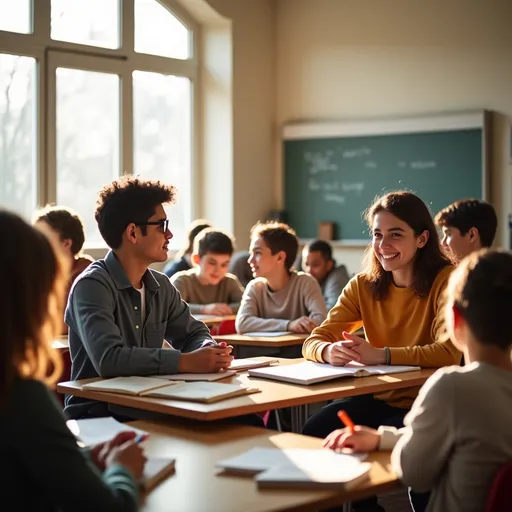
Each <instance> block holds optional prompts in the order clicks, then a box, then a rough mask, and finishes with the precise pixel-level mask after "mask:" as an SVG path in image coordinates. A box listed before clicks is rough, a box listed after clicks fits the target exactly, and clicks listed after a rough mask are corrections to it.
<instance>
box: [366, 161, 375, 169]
mask: <svg viewBox="0 0 512 512" xmlns="http://www.w3.org/2000/svg"><path fill="white" fill-rule="evenodd" d="M364 166H365V167H366V168H367V169H377V162H372V161H371V160H369V161H368V162H365V163H364Z"/></svg>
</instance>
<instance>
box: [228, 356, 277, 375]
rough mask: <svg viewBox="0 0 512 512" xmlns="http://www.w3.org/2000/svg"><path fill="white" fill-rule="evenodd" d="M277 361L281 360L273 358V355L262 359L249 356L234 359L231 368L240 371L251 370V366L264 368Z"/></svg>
mask: <svg viewBox="0 0 512 512" xmlns="http://www.w3.org/2000/svg"><path fill="white" fill-rule="evenodd" d="M277 363H279V360H278V359H272V358H271V357H265V358H262V359H260V358H258V357H247V358H245V359H234V360H233V361H231V365H230V366H229V369H230V370H235V371H237V372H240V371H242V370H250V369H251V368H263V367H265V366H270V365H272V364H277Z"/></svg>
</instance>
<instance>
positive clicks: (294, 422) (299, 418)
mask: <svg viewBox="0 0 512 512" xmlns="http://www.w3.org/2000/svg"><path fill="white" fill-rule="evenodd" d="M307 419H308V406H307V405H298V406H296V407H292V418H291V428H292V432H294V433H295V434H300V433H301V432H302V427H303V426H304V423H306V420H307Z"/></svg>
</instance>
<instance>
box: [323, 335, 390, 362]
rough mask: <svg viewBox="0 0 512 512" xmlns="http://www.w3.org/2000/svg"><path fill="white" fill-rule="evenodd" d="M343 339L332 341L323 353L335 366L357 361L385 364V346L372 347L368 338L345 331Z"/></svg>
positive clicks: (327, 360) (325, 358) (326, 359)
mask: <svg viewBox="0 0 512 512" xmlns="http://www.w3.org/2000/svg"><path fill="white" fill-rule="evenodd" d="M342 334H343V338H344V339H343V340H341V341H336V342H335V343H331V344H330V345H329V346H328V347H326V348H325V349H324V351H323V353H322V357H323V360H324V361H325V362H326V363H329V364H332V365H333V366H345V365H346V364H347V363H350V362H352V361H355V362H357V363H361V364H366V365H374V364H384V363H385V362H386V354H385V351H384V349H383V348H375V347H372V345H370V344H369V343H368V342H367V341H366V340H364V339H363V338H360V337H359V336H356V335H355V334H350V333H348V332H346V331H343V333H342Z"/></svg>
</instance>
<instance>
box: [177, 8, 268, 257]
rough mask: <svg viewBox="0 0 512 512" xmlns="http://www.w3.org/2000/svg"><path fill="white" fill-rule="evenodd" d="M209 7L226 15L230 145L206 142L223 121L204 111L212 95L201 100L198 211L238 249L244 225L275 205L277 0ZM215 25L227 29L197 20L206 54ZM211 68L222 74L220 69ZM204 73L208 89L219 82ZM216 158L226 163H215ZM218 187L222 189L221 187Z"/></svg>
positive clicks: (244, 239) (245, 241)
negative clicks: (225, 231) (227, 155)
mask: <svg viewBox="0 0 512 512" xmlns="http://www.w3.org/2000/svg"><path fill="white" fill-rule="evenodd" d="M187 1H190V2H191V4H192V3H194V2H195V3H197V0H187ZM203 3H204V2H203ZM186 4H187V2H185V3H184V5H186ZM208 4H209V5H210V6H211V7H212V8H213V9H214V10H215V11H216V12H217V14H218V15H220V16H221V17H223V18H224V19H225V20H229V30H230V35H231V49H232V50H231V51H232V62H231V64H230V65H231V72H232V78H231V83H230V84H229V87H230V88H231V90H230V94H231V98H232V103H231V111H230V115H231V116H232V118H231V128H230V129H231V130H232V132H230V133H229V135H228V136H229V137H231V143H228V142H227V141H226V137H224V139H222V138H221V139H220V144H221V145H220V146H219V144H215V143H214V144H213V147H212V141H213V140H214V139H216V138H218V134H216V133H215V131H216V130H217V129H224V130H226V128H225V125H226V120H225V118H224V115H223V118H222V125H224V128H222V126H220V125H219V124H218V122H217V120H216V119H214V118H213V116H208V111H210V112H211V113H212V114H213V113H215V111H216V106H218V105H219V103H218V102H217V101H215V99H214V98H213V101H212V97H210V98H209V99H208V97H207V98H203V99H204V102H203V105H202V106H201V109H202V111H203V112H206V117H204V118H203V121H204V122H207V123H209V128H208V127H206V130H205V131H204V133H203V141H202V147H203V148H206V156H205V157H204V158H205V159H206V160H204V161H203V163H202V166H201V167H202V170H203V180H202V183H201V185H200V190H201V194H202V201H201V203H202V205H203V206H204V210H203V211H202V212H201V215H203V216H205V217H209V218H212V220H213V221H214V222H216V224H217V225H219V226H223V227H226V228H231V230H232V232H233V233H234V235H235V237H236V239H237V247H238V248H239V249H241V248H247V247H248V245H249V229H250V228H251V226H252V225H253V224H254V223H255V222H256V221H257V220H259V219H263V218H264V217H265V216H266V215H267V213H268V212H269V210H271V209H272V208H274V207H275V204H276V203H275V196H274V193H273V191H274V187H275V176H274V170H275V167H274V163H275V158H274V147H275V146H274V144H275V135H274V122H275V91H276V82H275V79H276V77H275V55H276V53H275V49H276V48H275V13H276V4H275V2H274V0H208ZM212 27H213V28H212ZM215 27H217V30H216V29H215ZM222 27H224V30H228V29H227V28H226V27H227V25H225V24H223V23H222V20H220V21H219V20H216V19H215V17H213V16H211V17H210V18H209V20H208V19H205V20H204V23H203V43H204V44H205V48H204V54H205V55H206V56H208V54H209V53H210V52H209V48H211V41H209V40H208V33H210V35H211V34H212V33H213V35H214V36H215V39H216V40H217V41H218V40H219V30H222ZM205 34H206V37H204V36H205ZM215 34H216V35H215ZM210 62H211V63H212V66H215V65H216V62H215V58H214V55H213V54H211V59H210ZM210 70H211V68H210ZM217 71H218V72H219V73H221V70H217ZM207 73H208V69H207ZM203 78H204V79H205V80H203V87H206V88H208V84H210V89H211V84H212V81H215V79H216V78H217V79H218V78H219V74H218V73H216V72H215V70H214V72H213V73H209V74H207V75H206V76H204V77H203ZM208 119H209V121H208ZM225 133H226V131H224V134H225ZM208 147H209V149H208ZM223 152H225V153H231V154H232V161H230V158H221V156H222V153H223ZM219 153H221V155H219ZM209 155H210V156H211V158H210V159H208V158H209ZM220 161H222V162H225V165H226V166H231V168H229V169H226V168H225V167H222V166H221V167H219V165H218V162H220ZM216 166H217V168H216V169H215V167H216ZM226 171H227V172H226ZM212 178H213V181H215V182H216V183H217V184H216V185H215V183H213V182H212ZM231 180H232V182H231ZM224 184H225V185H227V186H226V187H224ZM214 187H215V188H214ZM225 188H227V189H228V190H227V193H224V190H223V189H225ZM233 212H234V215H233ZM230 223H231V226H230Z"/></svg>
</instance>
